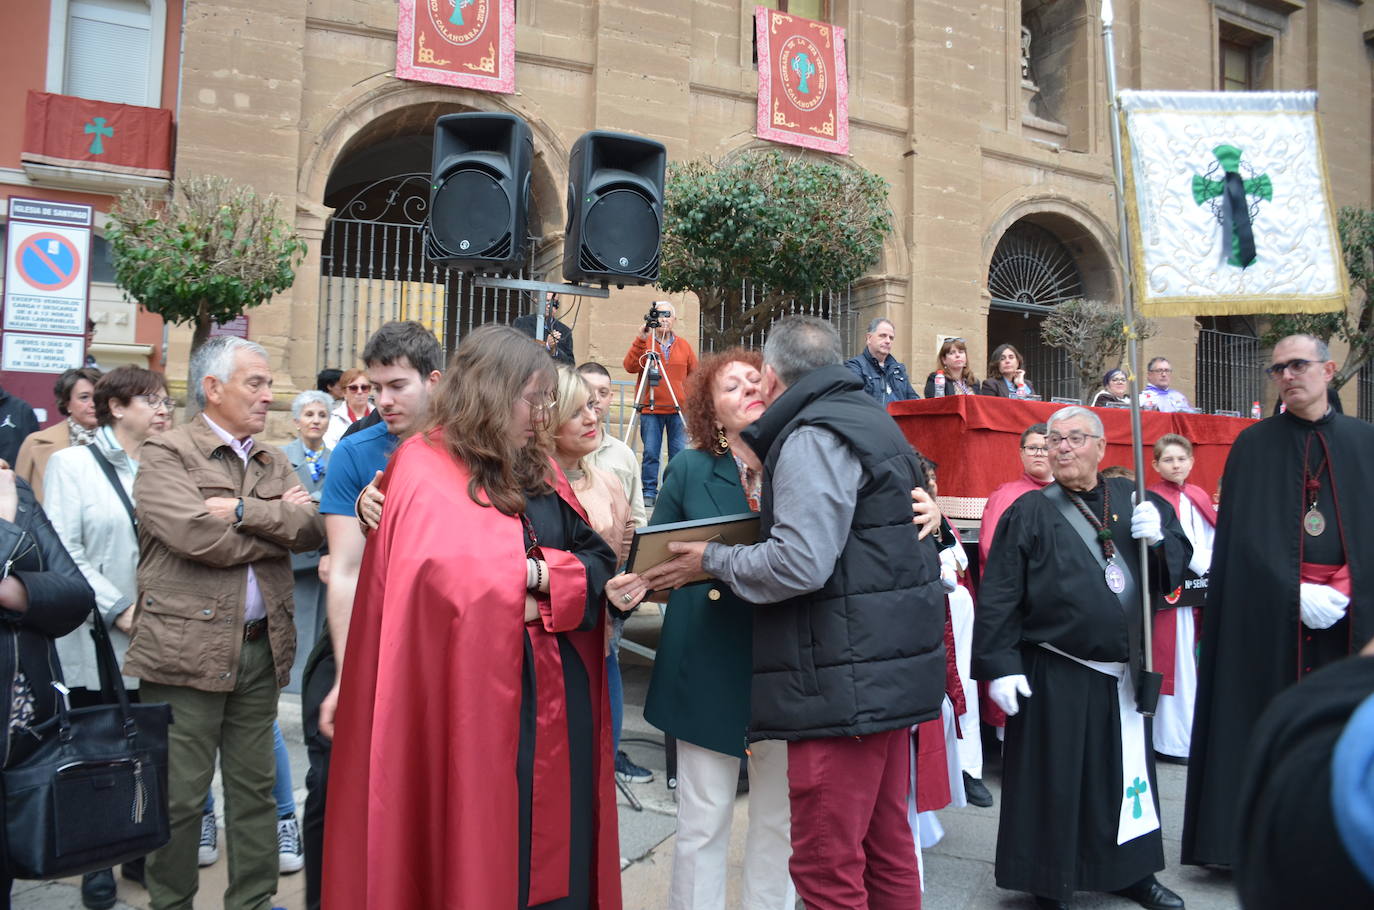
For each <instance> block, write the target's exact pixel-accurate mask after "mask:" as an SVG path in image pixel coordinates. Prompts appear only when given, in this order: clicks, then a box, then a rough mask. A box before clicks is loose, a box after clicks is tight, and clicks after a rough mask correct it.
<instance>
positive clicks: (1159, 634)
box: [1149, 480, 1217, 695]
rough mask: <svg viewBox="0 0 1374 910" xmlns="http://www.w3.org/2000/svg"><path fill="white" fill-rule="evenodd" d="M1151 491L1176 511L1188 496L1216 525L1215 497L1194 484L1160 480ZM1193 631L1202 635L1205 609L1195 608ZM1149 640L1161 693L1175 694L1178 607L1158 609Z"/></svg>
mask: <svg viewBox="0 0 1374 910" xmlns="http://www.w3.org/2000/svg"><path fill="white" fill-rule="evenodd" d="M1149 491H1150V492H1151V493H1154V494H1156V495H1158V496H1159V497H1160V498H1161V499H1163V500H1164V501H1165V502H1167V503H1168V504H1169V505H1171V506H1173V507H1174V512H1175V513H1178V511H1179V506H1180V505H1181V500H1182V497H1184V496H1187V497H1188V501H1189V502H1191V503H1192V504H1193V508H1194V509H1197V512H1198V514H1199V515H1201V516H1202V519H1203V521H1206V522H1207V523H1208V524H1210V525H1211V526H1212V527H1216V525H1217V507H1216V506H1214V505H1212V499H1211V497H1209V496H1208V495H1207V493H1206V491H1204V490H1203V489H1202V487H1200V486H1198V485H1197V484H1195V483H1185V484H1183V486H1179V485H1178V484H1176V483H1170V482H1168V481H1166V480H1161V481H1159V482H1158V483H1153V484H1150V487H1149ZM1193 634H1194V636H1196V638H1194V641H1196V640H1197V638H1200V637H1201V635H1202V610H1200V609H1198V608H1197V607H1194V608H1193ZM1152 636H1153V637H1152V638H1151V639H1150V653H1151V654H1152V655H1153V656H1154V667H1155V672H1156V673H1159V674H1160V675H1162V676H1163V677H1164V681H1163V682H1162V683H1160V686H1159V694H1160V695H1173V694H1174V692H1175V690H1176V686H1177V684H1176V682H1175V680H1174V673H1175V671H1176V670H1177V669H1178V663H1177V660H1178V655H1177V654H1176V653H1175V652H1176V651H1177V650H1178V649H1177V648H1175V647H1174V645H1175V643H1176V642H1177V640H1178V611H1176V610H1156V611H1155V621H1154V632H1153V633H1152Z"/></svg>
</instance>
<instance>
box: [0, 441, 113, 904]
mask: <svg viewBox="0 0 1374 910" xmlns="http://www.w3.org/2000/svg"><path fill="white" fill-rule="evenodd" d="M0 557H3V562H0V565H2V566H3V569H0V681H3V683H4V686H5V692H4V697H3V698H2V699H0V713H2V714H3V717H4V727H3V728H0V730H3V735H4V740H3V743H4V746H3V752H0V754H3V756H4V767H6V768H9V767H12V766H14V765H15V764H16V763H17V762H19V761H22V760H23V759H24V758H26V757H28V756H29V755H30V754H32V752H33V750H34V747H35V746H36V745H37V744H38V740H37V739H36V738H35V737H34V736H33V735H31V733H30V731H31V730H32V729H33V728H34V727H36V726H38V725H39V724H41V723H43V722H44V721H46V720H47V719H48V718H50V717H52V716H53V715H54V714H56V713H57V692H56V690H54V689H53V686H52V684H53V683H54V682H61V681H62V668H61V664H60V663H59V662H58V659H57V645H56V641H57V639H58V638H61V637H62V636H63V635H66V634H67V633H68V632H71V631H73V630H74V629H76V628H77V627H78V626H80V625H81V623H82V622H83V621H84V620H85V618H86V616H87V614H89V613H90V612H91V610H92V609H93V608H94V607H95V594H94V593H92V591H91V586H90V585H89V584H87V583H86V579H85V578H84V577H83V576H82V575H81V570H80V569H78V568H77V567H76V563H75V562H73V561H72V558H71V556H69V555H68V554H67V551H66V549H65V548H63V546H62V541H61V540H59V539H58V537H57V532H56V531H54V530H53V528H52V525H51V524H49V523H48V517H47V516H46V515H44V514H43V508H42V507H41V506H39V505H38V500H37V499H36V498H35V497H34V495H33V489H32V488H31V487H30V486H29V485H28V482H27V481H24V480H22V479H19V478H16V477H15V475H14V471H13V470H12V469H11V468H10V466H9V464H8V463H6V462H4V461H2V460H0ZM3 805H4V803H3V801H0V806H3ZM4 831H5V825H4V820H3V819H0V895H3V897H0V910H8V908H9V906H10V887H11V885H12V884H13V883H14V879H13V877H12V876H11V874H10V870H9V867H8V864H7V862H6V857H7V856H8V855H9V850H8V848H7V847H6V845H5V843H4Z"/></svg>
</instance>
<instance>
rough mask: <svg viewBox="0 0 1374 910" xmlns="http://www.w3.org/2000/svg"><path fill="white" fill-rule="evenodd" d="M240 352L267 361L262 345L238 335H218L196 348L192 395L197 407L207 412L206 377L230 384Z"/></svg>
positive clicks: (193, 358)
mask: <svg viewBox="0 0 1374 910" xmlns="http://www.w3.org/2000/svg"><path fill="white" fill-rule="evenodd" d="M239 351H247V352H248V353H249V354H257V355H258V356H259V357H261V358H262V359H263V360H266V359H267V351H265V350H264V349H263V346H262V345H260V344H258V343H257V342H255V341H249V340H248V339H246V338H240V337H238V336H237V335H216V336H215V337H214V338H211V339H210V340H209V341H207V342H205V343H204V344H202V345H201V346H200V347H198V348H196V352H195V353H194V354H192V355H191V393H192V394H193V395H195V398H196V407H198V408H200V409H201V410H202V411H203V410H205V377H206V376H213V377H215V378H216V379H218V380H219V381H220V382H228V381H229V377H230V376H231V375H233V372H234V358H236V357H237V356H238V352H239Z"/></svg>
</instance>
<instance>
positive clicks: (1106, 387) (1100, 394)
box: [1092, 369, 1131, 408]
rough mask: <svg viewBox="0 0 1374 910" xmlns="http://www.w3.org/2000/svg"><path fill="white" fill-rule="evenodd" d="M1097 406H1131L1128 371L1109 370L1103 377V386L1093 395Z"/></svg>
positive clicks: (1094, 404)
mask: <svg viewBox="0 0 1374 910" xmlns="http://www.w3.org/2000/svg"><path fill="white" fill-rule="evenodd" d="M1092 406H1093V407H1095V408H1129V407H1130V406H1131V391H1130V384H1129V383H1128V382H1127V381H1126V371H1125V370H1121V369H1116V370H1108V371H1107V373H1106V375H1104V376H1103V377H1102V388H1100V389H1098V390H1097V394H1096V395H1094V396H1093V401H1092Z"/></svg>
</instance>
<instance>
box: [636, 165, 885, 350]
mask: <svg viewBox="0 0 1374 910" xmlns="http://www.w3.org/2000/svg"><path fill="white" fill-rule="evenodd" d="M664 189H665V192H664V196H665V200H664V224H663V260H662V265H661V267H660V274H659V281H658V284H659V287H661V288H663V289H664V290H665V291H691V292H693V293H694V294H696V295H697V299H698V300H699V301H700V303H701V315H702V319H701V322H702V332H703V335H702V339H701V342H702V348H703V349H704V350H718V349H720V348H722V347H724V346H727V345H730V344H735V343H738V342H739V340H740V339H742V338H745V337H747V336H749V335H751V334H753V333H755V332H761V331H764V330H766V329H767V328H768V326H769V325H771V324H772V322H773V320H775V319H776V318H778V317H779V316H781V315H783V314H784V313H785V310H786V305H787V302H788V301H789V300H794V299H797V298H806V297H809V296H811V295H813V294H817V293H823V292H831V291H838V290H841V289H843V288H844V287H846V286H847V285H849V284H850V283H852V282H853V281H855V280H856V279H858V278H859V277H860V276H862V275H863V274H864V272H866V271H867V270H868V269H870V268H872V267H873V265H874V264H875V263H876V262H877V261H878V259H879V257H880V256H881V254H882V247H883V241H884V239H885V238H886V237H887V235H888V234H889V233H890V232H891V230H892V212H891V210H890V209H889V208H888V205H887V183H886V181H884V180H883V178H881V177H879V176H878V175H877V174H873V173H870V172H868V171H865V170H863V169H861V168H856V167H849V166H845V165H841V164H837V163H835V162H832V161H828V160H814V159H811V158H808V157H803V156H801V155H790V154H784V153H783V152H781V151H777V150H768V151H761V152H746V153H744V154H741V155H739V156H737V157H735V158H733V159H731V160H729V161H726V162H722V163H716V162H713V161H710V160H706V159H699V160H695V161H688V162H684V163H681V164H674V165H672V166H671V167H670V168H669V171H668V179H667V182H666V185H665V188H664ZM746 282H748V283H751V284H753V285H754V286H755V289H756V290H761V291H763V293H760V294H757V295H751V296H750V297H749V298H748V299H746V297H745V284H746Z"/></svg>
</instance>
